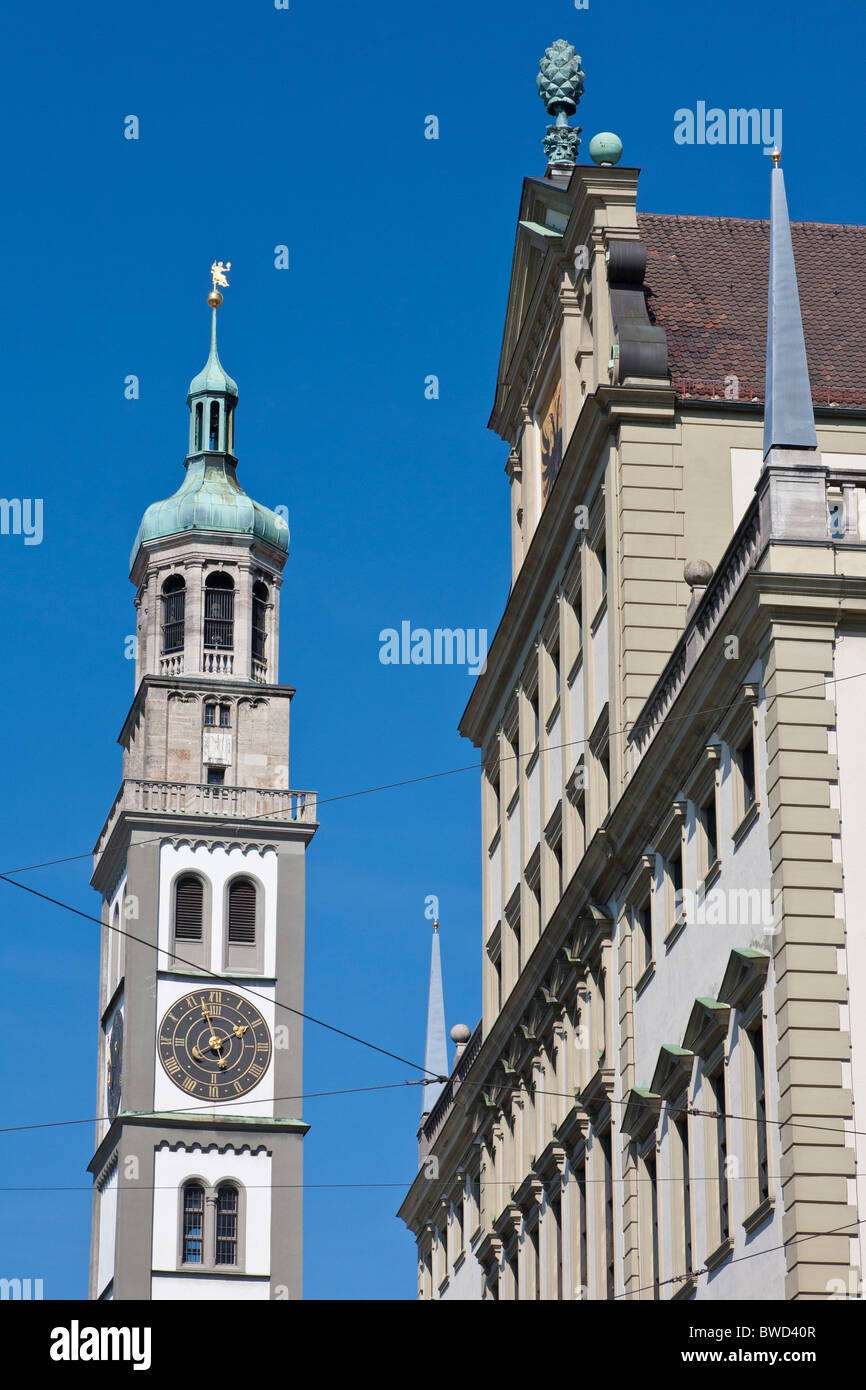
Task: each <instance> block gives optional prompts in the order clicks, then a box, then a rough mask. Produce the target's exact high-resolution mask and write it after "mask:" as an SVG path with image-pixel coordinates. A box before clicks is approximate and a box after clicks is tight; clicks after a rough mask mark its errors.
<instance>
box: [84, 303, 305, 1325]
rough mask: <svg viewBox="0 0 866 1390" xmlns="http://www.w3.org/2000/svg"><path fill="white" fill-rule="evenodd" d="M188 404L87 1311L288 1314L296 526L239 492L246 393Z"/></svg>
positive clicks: (160, 619)
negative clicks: (286, 601)
mask: <svg viewBox="0 0 866 1390" xmlns="http://www.w3.org/2000/svg"><path fill="white" fill-rule="evenodd" d="M208 302H209V304H211V307H212V332H211V348H210V355H209V357H208V361H207V364H206V366H205V368H204V370H203V371H202V372H200V373H199V375H198V376H197V377H196V378H195V379H194V381H193V382H192V384H191V386H190V392H189V397H188V404H189V407H190V441H189V453H188V455H187V458H186V462H185V468H186V477H185V479H184V482H183V484H182V486H181V487H180V489H179V490H178V492H177V493H176V494H175V495H174V496H173V497H171V498H168V499H167V500H165V501H162V502H156V503H154V504H153V505H152V506H151V507H149V508H148V510H147V511H146V513H145V515H144V518H143V520H142V524H141V527H140V528H139V533H138V536H137V537H136V540H135V544H134V546H133V551H132V556H131V578H132V582H133V583H134V584H135V585H136V608H137V612H138V620H137V656H136V691H135V697H134V699H133V702H132V707H131V709H130V711H129V714H128V715H127V718H126V722H125V723H124V726H123V729H122V731H121V734H120V740H119V741H120V743H121V745H122V748H123V781H122V783H121V787H120V791H119V792H118V794H117V797H116V799H115V802H114V805H113V807H112V809H111V811H110V813H109V816H108V819H107V821H106V823H105V825H104V827H103V829H102V831H101V833H100V836H99V839H98V841H97V844H96V847H95V850H94V874H93V879H92V883H93V886H94V887H95V889H96V890H97V892H98V893H99V894H100V896H101V898H102V918H103V924H104V925H103V929H102V953H101V970H100V1002H99V1009H100V1029H99V1058H98V1082H97V1114H98V1115H99V1116H100V1117H101V1118H100V1119H99V1120H98V1122H97V1130H96V1144H95V1153H94V1157H93V1160H92V1162H91V1164H90V1171H91V1172H92V1173H93V1179H94V1198H93V1234H92V1245H91V1276H90V1296H91V1298H94V1299H112V1298H113V1299H232V1300H235V1299H267V1298H276V1299H285V1298H299V1297H300V1296H301V1229H302V1210H301V1207H302V1203H301V1186H300V1185H301V1180H302V1142H303V1136H304V1134H305V1132H306V1130H307V1126H306V1125H305V1124H304V1123H303V1121H302V1119H301V1118H300V1115H301V1107H300V1099H299V1097H300V1094H301V1091H302V1020H301V1016H300V1011H301V1010H302V1008H303V964H304V865H305V852H306V847H307V845H308V843H309V841H310V840H311V838H312V836H313V835H314V833H315V830H316V799H315V795H314V794H313V793H309V792H307V793H304V792H296V791H293V790H291V789H290V787H289V710H290V705H291V700H292V696H293V695H294V690H293V688H292V687H290V686H285V685H280V684H279V673H278V641H279V593H280V586H281V582H282V569H283V565H284V564H285V560H286V556H287V553H288V544H289V532H288V526H287V525H286V523H285V521H284V520H283V519H282V518H281V517H279V516H278V515H276V514H275V513H274V512H272V511H270V510H269V509H267V508H265V507H262V506H260V505H259V504H258V503H256V502H254V501H253V500H252V499H251V498H249V497H248V496H247V495H246V493H245V492H244V491H243V489H242V488H241V486H240V484H239V483H238V481H237V475H236V470H237V459H236V457H235V455H234V453H233V449H234V412H235V407H236V404H237V396H238V392H237V386H236V385H235V383H234V382H233V381H232V379H231V378H230V377H229V376H228V375H227V373H226V372H225V371H224V369H223V368H222V365H221V363H220V361H219V356H218V353H217V343H216V319H217V309H218V307H219V304H221V302H222V297H221V296H220V295H219V294H218V292H216V291H214V292H213V294H211V295H210V296H208Z"/></svg>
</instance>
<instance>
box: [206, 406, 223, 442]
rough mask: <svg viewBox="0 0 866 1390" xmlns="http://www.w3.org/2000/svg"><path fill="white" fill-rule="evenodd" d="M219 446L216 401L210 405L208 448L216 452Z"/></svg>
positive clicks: (218, 421) (218, 418)
mask: <svg viewBox="0 0 866 1390" xmlns="http://www.w3.org/2000/svg"><path fill="white" fill-rule="evenodd" d="M219 446H220V408H219V403H218V402H217V401H211V404H210V431H209V440H208V448H209V449H213V450H218V449H219Z"/></svg>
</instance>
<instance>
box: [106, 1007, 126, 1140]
mask: <svg viewBox="0 0 866 1390" xmlns="http://www.w3.org/2000/svg"><path fill="white" fill-rule="evenodd" d="M106 1051H107V1055H108V1085H107V1087H106V1092H107V1095H106V1099H107V1101H108V1118H109V1120H110V1121H111V1122H112V1124H113V1123H114V1121H115V1120H116V1119H117V1112H118V1110H119V1109H120V1069H121V1066H122V1065H123V1014H122V1013H116V1014H115V1015H114V1022H113V1023H112V1025H111V1032H110V1033H109V1035H108V1044H107V1048H106Z"/></svg>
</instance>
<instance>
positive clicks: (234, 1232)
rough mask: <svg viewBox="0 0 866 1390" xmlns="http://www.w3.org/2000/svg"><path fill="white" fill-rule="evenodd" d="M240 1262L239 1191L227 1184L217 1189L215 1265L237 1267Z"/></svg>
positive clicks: (231, 1184)
mask: <svg viewBox="0 0 866 1390" xmlns="http://www.w3.org/2000/svg"><path fill="white" fill-rule="evenodd" d="M237 1262H238V1190H237V1188H236V1187H235V1185H234V1183H230V1182H226V1183H223V1184H222V1185H221V1186H220V1187H218V1188H217V1201H216V1249H215V1252H214V1264H218V1265H236V1264H237Z"/></svg>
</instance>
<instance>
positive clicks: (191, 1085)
mask: <svg viewBox="0 0 866 1390" xmlns="http://www.w3.org/2000/svg"><path fill="white" fill-rule="evenodd" d="M183 1089H184V1090H185V1091H189V1093H190V1095H192V1093H193V1091H194V1090H195V1081H194V1080H193V1078H192V1077H191V1076H188V1077H187V1078H186V1080H185V1081H184V1083H183Z"/></svg>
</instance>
